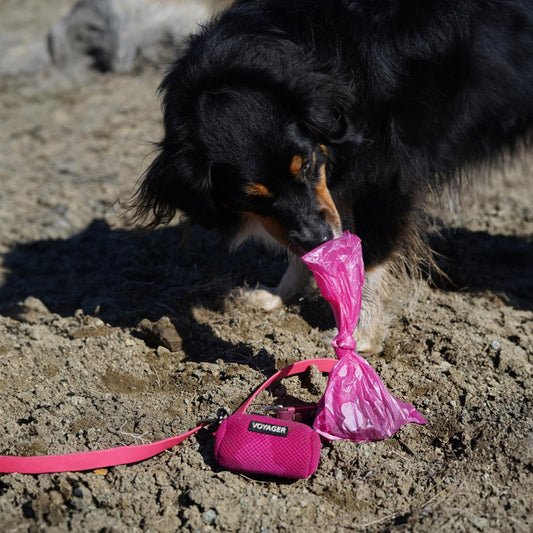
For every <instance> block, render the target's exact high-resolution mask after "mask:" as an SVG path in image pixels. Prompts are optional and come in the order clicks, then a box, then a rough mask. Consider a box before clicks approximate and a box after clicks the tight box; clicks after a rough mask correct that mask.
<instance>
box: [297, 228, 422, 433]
mask: <svg viewBox="0 0 533 533" xmlns="http://www.w3.org/2000/svg"><path fill="white" fill-rule="evenodd" d="M302 259H303V261H304V262H305V263H306V264H307V266H308V267H309V268H310V269H311V271H312V272H313V274H314V276H315V279H316V282H317V285H318V287H319V289H320V291H321V293H322V296H324V298H325V299H326V300H328V302H329V303H330V304H331V307H332V309H333V313H334V315H335V321H336V323H337V328H338V330H339V333H338V335H337V336H336V337H335V339H334V340H333V342H332V345H333V348H334V349H335V353H336V355H337V357H338V359H339V362H338V363H337V364H336V365H335V366H334V367H333V369H332V370H331V372H330V374H329V380H328V384H327V387H326V391H325V393H324V396H323V397H322V398H321V400H320V401H319V403H318V410H317V415H316V418H315V422H314V424H313V425H314V428H315V429H316V430H317V431H318V432H319V433H320V434H321V435H322V436H324V437H325V438H327V439H329V440H338V439H348V440H351V441H356V442H369V441H375V440H380V439H385V438H387V437H390V436H391V435H393V434H394V433H395V432H396V431H397V430H398V429H399V428H400V427H401V426H402V425H403V424H407V423H409V422H416V423H418V424H426V423H427V422H426V420H424V418H423V417H422V415H420V413H418V412H417V411H416V409H415V408H414V407H413V406H412V405H411V404H409V403H405V402H402V401H400V400H398V399H397V398H395V397H394V396H392V395H391V394H390V393H389V392H388V391H387V388H386V387H385V385H384V383H383V381H382V380H381V379H380V377H379V376H378V375H377V374H376V372H375V370H374V369H373V368H372V367H371V366H370V364H369V363H367V361H366V360H365V359H364V358H363V357H361V356H360V355H359V354H358V353H356V351H355V348H356V346H355V341H354V339H353V332H354V330H355V326H356V325H357V321H358V320H359V313H360V312H361V299H362V289H363V283H364V278H365V272H364V266H363V257H362V251H361V240H360V239H359V237H357V236H356V235H352V234H351V233H349V232H345V233H344V234H343V236H342V237H340V238H338V239H333V240H331V241H328V242H326V243H324V244H323V245H321V246H319V247H318V248H315V249H314V250H312V251H311V252H309V253H308V254H306V255H304V256H303V258H302Z"/></svg>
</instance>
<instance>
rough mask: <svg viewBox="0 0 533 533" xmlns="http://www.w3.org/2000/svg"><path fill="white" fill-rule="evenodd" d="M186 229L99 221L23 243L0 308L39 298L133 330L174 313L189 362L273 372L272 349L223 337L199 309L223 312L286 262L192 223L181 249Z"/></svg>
mask: <svg viewBox="0 0 533 533" xmlns="http://www.w3.org/2000/svg"><path fill="white" fill-rule="evenodd" d="M187 229H188V228H186V227H185V226H183V225H179V226H171V227H165V228H162V229H157V230H155V231H153V232H150V233H147V234H141V235H139V234H134V233H133V234H132V233H130V232H126V231H122V230H113V229H111V228H110V227H109V226H108V224H107V223H105V222H104V221H99V220H96V221H93V222H92V223H91V224H90V225H89V226H88V227H87V228H86V229H85V230H83V231H82V232H80V233H78V234H76V235H74V236H72V237H70V238H68V239H57V240H54V239H47V240H40V241H35V242H30V243H24V244H17V245H15V246H14V247H13V248H12V249H11V250H10V252H9V253H8V254H7V255H6V257H5V261H4V265H3V266H4V268H5V269H7V271H8V274H7V277H6V280H5V282H4V284H3V285H2V286H0V313H2V312H3V313H4V314H9V313H10V312H11V313H13V312H15V313H16V304H17V303H18V302H22V301H23V300H25V299H26V298H27V297H28V296H33V297H35V298H38V299H39V300H41V301H42V302H43V303H44V304H45V305H46V307H47V308H48V309H49V310H50V311H51V312H53V313H57V314H60V315H62V316H65V317H67V316H73V315H74V314H75V312H76V310H78V309H82V310H83V311H84V313H85V314H89V315H96V316H98V317H100V318H101V319H102V320H103V321H105V322H106V323H109V324H111V325H114V326H121V327H127V328H132V327H136V326H137V324H138V323H139V321H140V320H142V319H143V318H148V319H149V320H152V321H155V320H158V319H159V318H161V317H162V316H168V317H169V318H170V319H171V321H172V323H173V324H174V326H175V327H176V329H177V331H178V333H179V335H180V336H181V339H182V349H183V350H184V352H185V353H186V355H187V356H188V357H189V358H190V359H191V360H194V361H212V360H215V359H218V358H221V359H224V360H226V361H233V360H238V361H240V362H242V361H246V362H247V363H248V364H249V365H250V366H252V367H254V368H257V369H261V370H262V371H265V372H268V373H271V372H273V371H274V370H275V368H274V359H273V357H272V356H271V355H270V354H268V353H266V352H265V351H264V350H263V351H260V352H257V350H256V349H252V347H250V346H249V345H246V344H245V343H242V344H241V343H239V345H234V344H231V343H229V342H227V341H224V340H222V339H220V338H218V337H217V335H216V334H215V333H214V332H213V330H212V328H211V327H210V325H209V324H206V323H200V322H198V321H197V320H196V319H195V318H194V312H193V310H194V308H195V307H197V306H201V307H204V308H207V309H211V310H220V309H222V308H223V307H222V306H223V305H224V304H223V302H224V300H225V299H226V296H227V295H228V293H229V292H230V291H231V290H233V289H234V288H235V287H238V286H242V285H244V284H248V285H249V286H254V285H256V284H257V283H263V284H266V285H275V284H276V283H277V281H278V279H279V277H280V275H281V273H282V272H283V268H284V263H285V259H284V258H283V257H270V256H267V255H265V254H264V252H262V250H261V249H260V248H258V247H256V246H254V245H245V246H244V248H243V249H242V250H241V251H239V252H238V253H236V254H233V255H231V254H228V253H227V250H226V247H225V246H223V245H222V243H221V242H220V240H219V238H218V237H216V236H215V235H213V234H211V233H209V232H207V231H204V230H202V229H200V228H192V229H191V234H190V237H189V241H188V243H187V244H186V245H184V246H180V242H181V241H182V239H183V238H184V235H185V234H186V233H187ZM13 309H14V310H15V311H13ZM10 310H11V311H10ZM15 318H16V316H15ZM256 352H257V353H256Z"/></svg>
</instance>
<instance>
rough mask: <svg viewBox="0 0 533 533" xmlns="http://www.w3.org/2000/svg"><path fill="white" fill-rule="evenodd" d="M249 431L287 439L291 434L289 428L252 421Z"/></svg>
mask: <svg viewBox="0 0 533 533" xmlns="http://www.w3.org/2000/svg"><path fill="white" fill-rule="evenodd" d="M248 431H253V432H254V433H263V434H265V435H273V436H274V437H286V436H287V435H288V433H289V426H280V425H278V424H267V423H266V422H258V421H257V420H252V421H251V422H250V423H249V424H248Z"/></svg>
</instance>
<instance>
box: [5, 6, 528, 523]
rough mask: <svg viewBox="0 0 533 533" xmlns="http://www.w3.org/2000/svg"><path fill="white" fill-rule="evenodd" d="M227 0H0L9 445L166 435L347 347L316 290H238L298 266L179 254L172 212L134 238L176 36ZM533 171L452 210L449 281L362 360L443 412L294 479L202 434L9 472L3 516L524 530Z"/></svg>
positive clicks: (507, 174)
mask: <svg viewBox="0 0 533 533" xmlns="http://www.w3.org/2000/svg"><path fill="white" fill-rule="evenodd" d="M221 4H222V3H221V2H219V3H217V2H203V3H200V2H179V1H178V0H176V1H175V2H164V1H156V0H154V1H152V2H150V1H148V0H146V1H144V0H142V1H141V0H139V2H133V1H132V2H126V3H124V2H121V1H120V0H108V1H100V0H94V1H93V2H88V1H82V2H80V3H78V4H77V5H76V6H74V2H73V1H69V0H50V1H47V2H43V1H41V0H3V1H2V3H1V4H0V48H1V52H0V57H1V58H0V72H1V73H2V74H1V78H0V125H1V126H0V138H1V142H0V183H1V184H2V186H1V188H0V228H1V230H0V253H1V261H2V262H1V267H0V453H2V454H19V455H35V454H52V453H64V452H72V451H82V450H89V449H98V448H104V447H111V446H118V445H121V444H138V443H142V442H150V441H153V440H155V439H160V438H164V437H167V436H171V435H173V434H176V433H181V432H184V431H186V430H188V429H190V428H192V427H194V425H195V422H196V420H197V419H199V418H204V417H210V416H212V415H213V414H214V413H215V412H216V410H217V408H218V407H220V406H223V407H226V408H227V409H229V410H232V409H235V408H236V407H237V406H238V405H239V404H240V402H241V401H242V400H243V399H244V398H245V397H247V396H248V394H249V393H250V392H251V391H252V390H253V389H254V388H255V387H256V386H257V385H259V384H260V383H261V382H262V381H263V380H264V379H265V378H266V377H267V376H269V375H271V374H272V373H273V372H274V371H275V369H277V368H281V367H282V366H284V365H286V364H289V363H291V362H293V361H297V360H300V359H304V358H311V357H328V356H329V357H332V356H333V351H332V349H331V348H330V347H329V346H328V345H327V344H326V343H325V342H324V338H325V337H327V336H328V335H329V334H330V333H331V329H332V327H333V318H332V315H331V313H330V311H329V309H328V307H327V305H326V304H325V303H324V302H323V301H322V299H321V297H320V296H319V295H317V294H314V295H311V296H309V297H307V298H305V299H302V300H299V301H296V302H294V303H293V304H292V305H290V306H288V307H286V308H284V309H281V310H278V311H274V312H260V311H254V310H250V309H248V308H246V307H244V306H243V305H242V303H241V301H240V300H239V297H238V293H239V288H240V287H243V286H245V285H248V286H253V285H255V284H256V283H258V282H261V283H265V284H270V285H272V284H275V283H276V281H277V280H278V279H279V277H280V275H281V273H282V269H283V266H284V258H283V257H269V256H267V255H265V253H264V252H263V251H262V250H261V249H259V248H256V247H254V246H252V245H247V246H245V247H243V248H242V249H241V250H240V251H238V252H237V253H236V254H234V255H232V256H228V255H227V254H226V252H225V250H224V247H223V246H222V245H221V244H220V243H219V241H218V240H217V238H216V237H215V236H214V235H212V234H210V233H207V232H205V231H203V230H200V229H198V228H193V230H192V233H191V235H190V238H189V239H188V243H186V244H183V243H182V241H183V240H185V237H186V235H187V231H186V228H184V227H183V226H182V225H180V224H179V223H178V222H176V224H174V225H172V226H170V227H165V228H161V229H158V230H156V231H154V232H153V233H150V234H136V233H131V231H129V228H127V227H126V225H125V223H124V222H123V219H122V218H121V215H122V213H123V210H122V207H121V201H122V202H123V201H125V200H127V199H128V197H129V196H130V194H131V192H132V190H133V188H134V187H135V184H136V181H137V179H138V178H139V176H140V175H141V174H142V172H143V170H144V169H145V168H146V166H147V165H148V164H149V162H150V160H151V158H152V152H153V148H152V145H151V144H150V143H151V142H152V141H156V140H158V139H159V136H160V133H161V113H160V108H159V101H158V99H157V96H156V94H155V93H156V88H157V85H158V83H159V81H160V79H161V72H162V68H163V67H162V65H163V64H164V62H165V61H167V60H168V58H169V55H168V54H169V50H171V49H173V48H179V46H180V43H181V40H182V36H183V34H184V33H185V32H187V31H190V29H191V28H192V27H194V25H195V24H196V22H197V19H198V18H201V17H203V16H204V15H205V14H207V13H211V12H212V10H213V9H217V8H219V7H220V6H221ZM132 6H133V7H135V9H138V10H140V11H135V10H134V11H131V10H130V11H127V10H125V8H126V7H128V8H132V9H133V7H132ZM73 8H74V9H73ZM162 10H163V11H162ZM164 10H168V11H164ZM139 12H140V13H144V14H146V15H144V16H140V18H139ZM162 12H163V13H164V16H163V17H162V18H158V17H160V14H161V13H162ZM95 13H96V14H95ZM88 14H89V15H90V16H89V17H88ZM173 17H175V18H173ZM88 20H89V21H92V22H91V23H89V24H88V23H87V21H88ZM161 20H163V21H164V22H165V24H162V23H161ZM170 20H172V21H176V22H173V23H172V24H171V26H172V27H173V28H174V29H173V31H170V32H169V30H168V28H169V25H168V24H166V23H167V22H169V21H170ZM157 21H159V22H157ZM180 21H181V22H180ZM141 22H145V23H146V24H147V25H148V26H144V25H143V24H141ZM150 24H153V25H155V26H150ZM143 27H144V28H145V29H146V28H147V27H150V28H154V27H158V28H160V29H161V33H160V36H161V39H153V38H152V37H153V36H154V31H153V30H152V29H151V30H150V31H149V32H146V31H144V30H143ZM147 36H148V37H150V36H151V37H150V38H148V37H147ZM532 171H533V157H532V156H531V154H528V153H524V154H522V155H520V156H516V157H514V158H513V159H510V158H508V159H507V160H506V161H505V162H504V164H503V163H502V164H501V165H498V167H497V169H496V170H493V171H492V172H491V175H490V177H486V175H485V174H486V173H483V176H481V177H479V178H478V179H477V183H476V185H472V186H471V187H469V190H468V191H465V192H464V193H462V194H461V195H457V198H455V197H454V196H453V195H452V194H450V195H449V197H448V196H447V197H446V200H442V201H441V202H440V203H441V207H442V208H443V209H441V212H440V213H439V217H437V218H436V222H435V224H434V226H433V227H432V228H430V231H431V232H432V240H433V245H434V247H435V248H436V249H437V251H438V252H439V253H440V254H441V255H440V256H439V262H440V264H441V267H442V268H443V269H444V270H445V272H446V273H447V275H448V278H449V279H445V278H439V279H433V280H420V281H418V282H416V283H415V285H416V286H415V289H416V290H415V291H414V296H413V297H412V300H411V304H410V305H405V306H404V307H403V311H402V312H401V313H400V315H399V317H398V320H397V321H396V322H395V324H394V327H393V329H392V332H391V335H390V337H389V338H388V340H387V342H386V343H385V347H384V350H383V352H382V353H380V354H378V355H375V356H372V357H370V358H369V362H370V363H371V364H372V365H373V366H374V368H375V369H376V370H377V371H378V372H379V374H380V375H381V377H382V378H383V380H384V381H385V383H386V384H387V385H388V388H389V390H390V391H391V392H392V393H393V394H395V395H396V396H398V397H400V398H402V399H404V400H406V401H409V402H411V403H414V404H415V405H416V406H417V408H418V409H419V410H420V412H421V413H422V414H423V416H424V417H426V418H427V419H428V420H429V422H430V423H429V424H428V425H427V426H423V427H422V426H416V425H410V426H406V427H404V428H403V429H401V430H400V431H399V432H398V434H397V435H396V436H395V437H393V438H391V439H388V440H386V441H383V442H376V443H372V444H354V443H349V442H336V443H325V444H324V446H323V450H322V458H321V462H320V465H319V468H318V471H317V473H316V474H315V475H313V476H312V477H311V478H310V479H308V480H300V481H295V482H290V481H280V480H276V479H268V478H258V477H254V476H246V475H241V474H237V473H232V472H227V471H224V470H222V469H221V468H220V467H219V466H217V464H216V463H215V461H214V459H213V455H212V443H213V438H212V435H211V434H210V433H209V432H207V431H205V432H201V433H200V434H198V436H197V437H194V438H192V439H190V440H189V441H187V442H186V443H184V444H182V445H180V446H178V447H176V448H175V449H173V450H171V451H170V452H165V453H163V454H161V455H160V456H158V457H155V458H153V459H150V460H147V461H145V462H142V463H139V464H135V465H131V466H119V467H114V468H109V469H103V470H98V471H94V472H85V473H66V474H52V475H40V476H29V475H19V474H15V475H0V516H1V517H2V530H3V531H13V532H14V531H57V532H59V531H89V532H90V531H105V532H112V531H113V532H114V531H116V532H119V531H177V530H180V531H181V530H184V531H214V530H220V531H258V532H259V531H263V532H266V531H295V530H301V531H319V530H327V531H334V530H335V531H353V530H356V531H358V530H361V531H421V532H422V531H496V530H497V531H524V532H525V531H528V532H529V531H531V527H532V523H531V520H532V519H531V511H532V510H531V494H533V483H532V455H533V427H532V402H531V400H532V393H531V390H532V384H533V383H532V381H533V380H532V349H531V346H532V345H533V327H532V326H533V272H532V265H533V252H532V249H533V246H532V235H533V213H532V207H531V206H532V204H533V193H532V187H531V174H532ZM459 197H460V201H458V199H459ZM448 204H449V205H448ZM442 213H447V215H446V221H445V223H444V222H442V219H443V216H442ZM323 386H324V380H323V379H322V378H321V377H320V376H314V375H311V376H304V377H303V378H301V379H300V378H291V379H290V380H285V382H284V389H283V390H279V388H278V390H276V391H274V393H275V394H278V395H279V394H286V395H290V396H293V397H296V398H299V399H302V400H309V399H312V398H316V397H317V395H318V394H319V393H320V390H321V388H322V387H323ZM277 400H278V398H277V397H273V393H269V394H267V393H264V394H263V395H262V396H261V397H260V398H259V399H258V401H257V402H256V405H255V409H256V410H261V408H262V407H263V406H266V405H269V404H271V403H273V402H276V401H277Z"/></svg>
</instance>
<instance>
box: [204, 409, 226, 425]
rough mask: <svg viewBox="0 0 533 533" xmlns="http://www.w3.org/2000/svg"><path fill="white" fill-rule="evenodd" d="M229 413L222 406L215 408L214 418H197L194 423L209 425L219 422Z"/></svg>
mask: <svg viewBox="0 0 533 533" xmlns="http://www.w3.org/2000/svg"><path fill="white" fill-rule="evenodd" d="M228 416H229V413H228V411H227V410H226V409H224V407H219V408H218V409H217V414H216V418H204V419H203V420H198V422H197V423H196V425H198V426H211V425H213V424H220V423H221V422H222V420H224V418H227V417H228Z"/></svg>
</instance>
